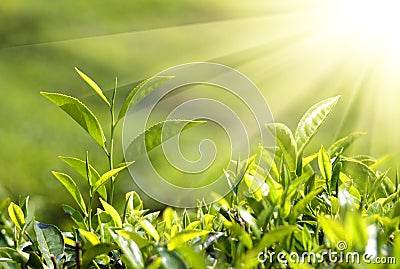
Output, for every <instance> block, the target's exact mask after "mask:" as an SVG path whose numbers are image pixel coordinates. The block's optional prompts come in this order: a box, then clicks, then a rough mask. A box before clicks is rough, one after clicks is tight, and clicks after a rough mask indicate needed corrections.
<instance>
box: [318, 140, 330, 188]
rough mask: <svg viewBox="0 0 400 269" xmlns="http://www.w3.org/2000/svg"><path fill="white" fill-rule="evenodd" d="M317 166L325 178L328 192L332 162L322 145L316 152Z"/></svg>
mask: <svg viewBox="0 0 400 269" xmlns="http://www.w3.org/2000/svg"><path fill="white" fill-rule="evenodd" d="M318 167H319V171H321V174H322V177H323V178H324V179H325V182H326V187H327V190H328V193H330V187H331V186H330V180H331V178H332V163H331V159H330V158H329V154H328V152H326V151H325V148H324V146H321V149H320V150H319V152H318Z"/></svg>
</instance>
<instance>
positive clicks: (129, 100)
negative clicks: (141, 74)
mask: <svg viewBox="0 0 400 269" xmlns="http://www.w3.org/2000/svg"><path fill="white" fill-rule="evenodd" d="M171 78H173V77H162V76H160V77H153V78H148V79H145V80H143V81H142V82H140V83H139V84H138V85H137V86H136V87H135V88H134V89H133V90H132V91H131V92H130V93H129V95H128V96H127V97H126V99H125V102H124V104H123V105H122V108H121V110H120V112H119V114H118V118H117V122H118V121H120V120H121V119H122V118H123V117H124V116H125V115H126V112H127V111H128V109H129V107H130V106H131V107H134V106H135V105H136V104H137V103H139V102H140V100H142V99H143V98H144V97H146V96H147V95H148V94H149V93H151V92H152V91H154V90H155V89H157V88H158V87H159V86H160V85H161V84H163V83H165V82H166V81H168V80H170V79H171Z"/></svg>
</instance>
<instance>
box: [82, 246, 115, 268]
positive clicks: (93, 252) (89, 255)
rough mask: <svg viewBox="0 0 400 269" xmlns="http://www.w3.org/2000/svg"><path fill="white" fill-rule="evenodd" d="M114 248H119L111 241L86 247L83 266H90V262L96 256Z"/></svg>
mask: <svg viewBox="0 0 400 269" xmlns="http://www.w3.org/2000/svg"><path fill="white" fill-rule="evenodd" d="M114 249H117V246H116V245H114V244H110V243H101V244H97V245H95V246H92V247H90V248H88V249H86V251H85V252H84V253H83V256H82V268H83V269H88V268H90V264H91V263H92V260H93V259H94V258H96V257H97V256H99V255H101V254H107V253H109V252H110V251H112V250H114Z"/></svg>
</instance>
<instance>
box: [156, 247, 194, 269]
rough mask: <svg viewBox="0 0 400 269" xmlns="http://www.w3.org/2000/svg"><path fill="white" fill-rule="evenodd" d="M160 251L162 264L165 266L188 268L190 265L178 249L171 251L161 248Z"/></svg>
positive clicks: (177, 268)
mask: <svg viewBox="0 0 400 269" xmlns="http://www.w3.org/2000/svg"><path fill="white" fill-rule="evenodd" d="M158 253H159V254H160V256H161V258H162V264H163V266H164V267H165V268H174V269H187V268H188V265H187V264H186V263H185V261H184V260H183V259H182V257H181V256H180V255H179V254H178V253H177V252H176V251H169V250H167V249H165V248H159V249H158Z"/></svg>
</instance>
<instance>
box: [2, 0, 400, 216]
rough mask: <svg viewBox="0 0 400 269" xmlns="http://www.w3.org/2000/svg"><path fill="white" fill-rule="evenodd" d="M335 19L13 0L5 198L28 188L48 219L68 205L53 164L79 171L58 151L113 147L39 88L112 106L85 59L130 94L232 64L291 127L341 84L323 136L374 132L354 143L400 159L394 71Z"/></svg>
mask: <svg viewBox="0 0 400 269" xmlns="http://www.w3.org/2000/svg"><path fill="white" fill-rule="evenodd" d="M325 26H326V24H325V16H324V13H323V11H321V10H320V5H319V4H318V2H317V1H296V2H295V3H292V4H283V3H278V2H277V1H248V2H244V1H236V0H235V1H231V0H230V1H228V0H226V1H225V0H224V1H209V0H206V1H192V0H190V1H167V0H156V1H144V0H139V1H131V2H125V1H114V2H113V3H112V4H109V3H106V2H104V3H103V2H99V1H83V2H71V1H60V2H57V3H49V2H48V1H43V0H41V1H35V4H27V3H26V1H22V0H15V1H3V2H2V3H0V100H1V105H0V145H1V151H0V196H1V197H0V198H2V197H5V196H11V197H13V198H17V197H18V195H28V194H29V195H30V196H31V197H32V199H33V200H34V201H35V205H36V210H37V213H38V216H39V218H41V220H42V221H44V222H45V221H50V220H51V219H54V218H56V217H57V215H62V212H61V209H60V207H59V204H60V203H63V202H68V201H70V200H69V198H68V197H67V195H66V193H65V192H64V190H62V189H61V186H60V185H59V184H58V182H56V180H54V179H53V178H52V175H51V174H50V171H51V170H61V171H69V170H68V169H67V167H66V166H65V165H63V164H62V163H61V161H60V160H58V159H57V156H58V155H64V156H78V157H81V158H84V154H85V151H86V150H89V151H90V152H92V153H91V156H92V158H93V162H94V163H96V162H99V160H100V159H101V158H103V157H104V156H102V154H103V153H102V152H101V151H100V150H98V149H97V147H96V145H95V144H94V143H93V142H92V141H90V138H89V136H88V135H86V134H84V132H83V131H82V130H81V129H80V128H79V126H77V125H76V124H75V123H74V122H73V121H72V120H70V119H69V118H68V117H67V116H66V115H65V114H64V113H63V112H61V111H59V110H58V109H57V108H56V107H54V106H53V105H52V104H50V103H49V102H48V101H46V100H45V99H44V98H43V97H42V96H40V94H39V91H59V92H64V93H67V94H71V95H74V96H77V97H79V98H82V99H84V100H85V101H86V102H87V103H88V104H89V105H90V106H91V107H93V108H94V110H95V111H96V112H97V113H99V114H101V115H107V114H106V112H107V111H105V110H103V109H102V107H101V106H100V100H99V99H98V98H97V97H96V96H93V94H91V91H90V90H89V88H88V87H87V86H86V85H85V84H84V82H83V81H82V80H81V79H80V78H79V77H78V76H77V75H76V73H75V72H74V69H73V68H74V67H75V66H77V67H79V68H80V69H81V70H83V71H85V72H86V73H87V74H89V75H90V76H91V77H92V78H93V79H95V80H96V81H97V82H98V84H99V85H100V86H102V88H103V89H105V90H109V89H112V87H113V83H114V78H115V76H118V81H119V85H120V92H121V93H122V95H126V94H127V93H128V91H129V90H130V89H131V87H132V85H134V84H135V83H136V82H137V81H139V80H141V79H143V78H145V77H149V76H152V75H154V74H156V73H158V72H160V71H162V70H164V69H166V68H169V67H171V66H174V65H178V64H183V63H187V62H195V61H211V62H216V63H221V64H225V65H228V66H230V67H232V68H236V69H237V70H239V71H241V72H242V73H243V74H245V75H246V76H247V77H249V78H250V79H251V80H252V81H253V82H254V83H255V84H256V85H257V86H258V88H259V89H260V90H261V91H262V93H263V94H264V96H265V98H266V99H267V101H268V103H269V105H270V108H271V110H272V113H273V115H274V118H275V119H276V120H277V121H280V122H285V123H287V124H288V125H289V126H290V127H292V128H294V127H295V124H296V122H297V121H298V120H299V118H300V117H301V115H302V113H303V112H305V109H307V108H308V107H309V106H310V105H311V104H313V103H315V102H317V101H319V100H322V99H324V98H327V97H331V96H334V95H338V94H341V95H342V99H341V101H340V103H339V105H338V107H337V109H336V110H335V113H334V115H333V116H332V118H331V119H330V121H329V122H327V125H326V126H324V128H323V130H321V133H320V134H319V136H318V138H319V140H317V143H331V142H332V141H333V140H334V139H336V138H338V137H340V136H343V135H345V134H347V133H349V132H351V131H366V132H368V135H367V136H366V137H364V138H362V140H360V141H358V142H357V143H356V145H355V146H354V147H353V148H352V149H353V151H354V152H362V153H363V154H365V153H367V154H373V155H376V156H383V155H385V154H391V153H393V154H394V156H395V158H394V159H393V160H392V163H391V164H390V165H391V166H392V167H395V165H396V160H397V158H398V152H399V149H400V141H399V139H398V135H397V132H398V127H397V124H396V123H398V122H399V116H400V112H399V109H398V107H397V99H398V97H399V94H398V92H399V81H398V79H397V78H394V77H393V76H392V73H396V72H395V70H394V69H393V67H388V65H381V64H379V63H380V62H379V55H380V54H379V53H376V52H375V51H374V52H375V54H376V55H375V54H374V58H372V59H369V58H366V57H365V55H367V54H368V53H366V52H364V51H362V50H360V49H359V46H364V45H365V44H356V45H354V44H353V43H350V40H351V38H349V37H348V36H345V37H343V36H342V35H341V33H340V32H335V30H333V29H332V28H329V27H327V28H324V27H325ZM330 30H331V32H329V31H330ZM395 60H396V59H395ZM395 60H393V61H395ZM382 70H383V71H382ZM118 102H121V100H118ZM317 143H316V144H314V145H312V146H311V148H310V150H312V149H315V148H316V147H317ZM313 147H314V148H313ZM390 165H389V166H390ZM100 168H101V169H105V167H100ZM393 171H394V169H393V168H392V172H393ZM131 187H132V181H131V180H129V179H128V177H127V176H126V180H124V179H121V181H120V184H119V188H120V192H121V193H122V190H123V189H126V188H131ZM44 205H49V208H51V212H48V211H45V210H44V207H43V206H44Z"/></svg>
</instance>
